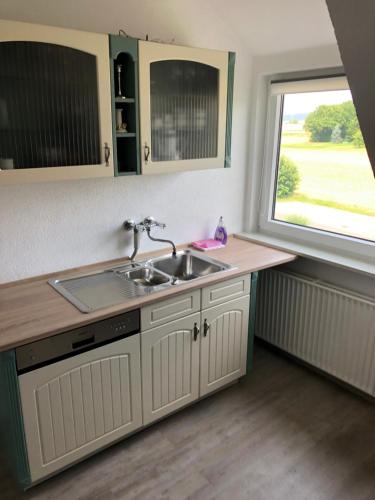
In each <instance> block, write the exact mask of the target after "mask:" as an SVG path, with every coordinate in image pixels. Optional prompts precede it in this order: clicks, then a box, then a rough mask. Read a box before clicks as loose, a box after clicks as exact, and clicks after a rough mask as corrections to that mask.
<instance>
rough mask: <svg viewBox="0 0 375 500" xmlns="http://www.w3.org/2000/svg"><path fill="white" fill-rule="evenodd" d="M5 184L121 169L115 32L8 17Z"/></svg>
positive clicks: (1, 86) (4, 35)
mask: <svg viewBox="0 0 375 500" xmlns="http://www.w3.org/2000/svg"><path fill="white" fill-rule="evenodd" d="M0 37H1V40H0V59H1V65H0V169H1V170H0V185H1V184H10V183H22V182H38V181H45V180H47V181H48V180H59V179H78V178H85V177H107V176H113V155H112V116H111V91H110V71H109V51H108V36H107V35H104V34H96V33H88V32H82V31H75V30H67V29H61V28H57V27H51V26H41V25H34V24H27V23H18V22H13V21H0Z"/></svg>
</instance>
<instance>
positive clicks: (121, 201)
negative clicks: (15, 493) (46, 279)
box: [0, 1, 251, 283]
mask: <svg viewBox="0 0 375 500" xmlns="http://www.w3.org/2000/svg"><path fill="white" fill-rule="evenodd" d="M14 3H17V2H14ZM18 3H19V2H18ZM42 3H43V2H42ZM71 3H72V2H71ZM146 3H147V2H146ZM148 3H150V2H148ZM35 4H36V5H35V8H34V10H33V11H31V10H30V11H26V16H27V17H26V18H22V17H20V16H17V17H18V20H32V21H34V22H37V21H38V22H44V23H47V22H48V23H50V24H54V25H62V26H67V27H74V28H79V29H87V30H92V31H102V32H114V33H116V32H117V30H118V29H119V28H121V27H124V28H125V29H127V30H128V31H129V32H130V33H131V34H132V35H134V36H140V35H144V34H145V33H146V32H147V31H149V30H151V29H152V30H153V31H152V32H151V35H153V36H156V37H159V38H160V37H163V38H164V39H170V38H175V40H176V42H178V43H183V44H187V45H192V46H202V47H208V48H218V49H225V50H232V51H235V52H236V53H237V61H236V71H235V93H234V111H233V136H232V158H233V161H232V165H233V166H232V168H230V169H218V170H212V171H198V172H187V173H179V174H168V175H157V176H148V177H142V176H138V177H135V176H134V177H126V178H116V179H97V180H82V181H69V182H68V181H67V182H56V183H45V184H34V185H18V186H14V187H0V263H1V264H0V283H1V282H7V281H12V280H17V279H22V278H26V277H30V276H35V275H39V274H43V273H48V272H53V271H57V270H62V269H67V268H71V267H76V266H80V265H83V264H89V263H92V262H98V261H103V260H109V259H113V258H117V257H122V256H125V255H128V254H129V252H131V247H132V242H131V240H130V234H125V233H124V231H123V230H122V227H121V225H122V222H123V221H124V219H126V218H129V217H131V218H134V219H136V220H138V219H141V218H143V217H145V216H146V215H153V216H154V217H156V218H157V219H158V220H160V221H163V222H165V223H166V224H167V228H166V229H165V230H164V231H162V230H156V231H158V234H160V236H161V237H163V236H164V237H168V238H171V239H173V240H174V241H175V242H176V243H183V242H187V241H191V240H194V239H199V238H203V237H207V236H212V234H213V231H214V229H215V227H216V224H217V221H218V218H219V216H220V215H223V216H224V220H225V222H226V225H227V228H228V230H229V231H230V232H234V231H239V230H241V229H242V216H243V203H244V179H245V170H246V164H247V160H246V155H247V143H248V140H247V138H248V121H249V116H250V99H249V97H250V92H249V87H250V80H251V57H250V55H249V53H248V51H247V49H246V47H245V46H244V45H243V44H242V42H241V40H240V39H238V37H237V35H236V33H234V32H230V31H228V30H227V29H225V25H224V23H221V22H220V20H216V19H215V18H214V16H215V13H214V12H213V11H212V10H208V7H206V6H204V5H203V3H202V9H201V13H202V16H201V17H199V18H198V20H197V16H196V11H194V9H192V8H190V7H189V4H188V3H185V2H184V6H183V11H182V12H177V11H176V9H175V8H174V6H175V5H176V3H173V2H171V1H169V2H162V3H160V4H159V8H158V9H157V10H155V9H154V10H153V11H152V10H149V11H147V9H145V8H144V9H143V10H144V11H143V10H142V9H141V10H139V9H136V8H135V7H134V6H133V8H131V9H130V8H128V9H127V7H129V5H128V6H127V7H126V6H125V5H124V3H120V2H118V8H119V9H121V8H122V9H123V15H122V17H121V16H120V17H119V16H118V15H117V16H116V14H115V13H113V15H111V17H110V18H109V17H108V16H107V15H103V16H102V17H101V16H98V15H97V14H98V13H97V12H95V11H94V10H93V9H90V8H89V5H87V12H81V13H80V12H77V11H76V10H75V15H74V16H72V15H70V14H71V12H72V10H69V8H66V9H65V10H64V12H61V11H60V12H59V11H55V13H54V11H53V9H52V7H50V9H49V11H48V12H47V11H46V10H45V9H44V10H43V9H42V7H41V2H35ZM39 4H40V9H39V10H38V8H37V5H39ZM44 5H45V3H44ZM62 5H64V4H62ZM72 5H73V4H72ZM150 5H151V3H150ZM153 5H154V6H155V2H154V3H153ZM77 8H78V9H79V8H80V5H79V4H77ZM9 12H10V13H9V15H7V16H6V17H12V16H11V11H9ZM18 12H21V11H20V10H18ZM46 12H47V14H48V17H46ZM0 15H1V11H0ZM14 17H15V16H14ZM119 19H121V20H120V21H119ZM209 19H211V21H212V22H208V20H209ZM156 231H155V233H156ZM159 231H160V233H159ZM156 248H159V245H158V244H156V243H153V242H151V241H148V240H147V239H146V236H144V237H143V238H142V242H141V250H143V251H144V250H148V249H156Z"/></svg>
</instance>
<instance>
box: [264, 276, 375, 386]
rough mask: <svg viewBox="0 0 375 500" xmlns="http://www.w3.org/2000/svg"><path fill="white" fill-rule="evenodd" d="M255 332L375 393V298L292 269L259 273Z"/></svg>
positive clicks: (350, 382)
mask: <svg viewBox="0 0 375 500" xmlns="http://www.w3.org/2000/svg"><path fill="white" fill-rule="evenodd" d="M256 335H257V336H258V337H260V338H261V339H263V340H265V341H267V342H269V343H270V344H273V345H274V346H277V347H279V348H280V349H282V350H284V351H286V352H288V353H290V354H293V355H294V356H297V357H298V358H300V359H302V360H303V361H306V362H307V363H309V364H311V365H313V366H315V367H317V368H320V369H321V370H323V371H325V372H327V373H329V374H330V375H333V376H334V377H337V378H338V379H340V380H343V381H344V382H346V383H348V384H350V385H352V386H354V387H356V388H358V389H360V390H362V391H364V392H366V393H368V394H370V395H372V396H375V299H373V298H370V297H366V296H362V295H357V294H354V293H352V292H350V291H348V290H343V289H339V288H335V287H333V286H331V285H328V284H326V283H323V282H321V281H318V280H314V279H310V278H307V277H304V276H301V275H296V274H293V273H287V272H281V271H276V270H267V271H264V272H262V273H260V276H259V288H258V299H257V319H256Z"/></svg>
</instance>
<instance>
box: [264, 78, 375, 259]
mask: <svg viewBox="0 0 375 500" xmlns="http://www.w3.org/2000/svg"><path fill="white" fill-rule="evenodd" d="M267 129H268V130H267V137H266V153H265V165H264V167H265V172H264V178H263V188H262V206H261V217H260V227H261V229H262V230H263V231H265V232H268V233H273V234H275V233H277V234H278V235H279V236H280V235H284V236H292V237H293V238H295V239H299V240H303V241H304V242H310V243H319V244H324V245H328V246H331V247H332V246H334V247H336V248H337V246H338V245H340V248H343V249H346V250H349V251H356V250H357V249H358V248H359V245H361V248H362V250H361V253H362V252H363V248H364V246H366V245H371V246H372V245H373V243H374V242H375V179H374V176H373V172H372V168H371V165H370V162H369V159H368V156H367V152H366V148H365V146H364V142H363V137H362V134H361V130H360V128H359V124H358V119H357V115H356V112H355V108H354V104H353V100H352V96H351V93H350V90H349V87H348V83H347V80H346V78H345V77H343V76H334V77H325V78H313V79H309V80H307V79H305V80H296V81H275V82H271V85H270V98H269V110H268V126H267ZM373 251H374V249H373V248H372V252H373ZM365 253H366V254H368V255H371V253H368V252H366V251H365Z"/></svg>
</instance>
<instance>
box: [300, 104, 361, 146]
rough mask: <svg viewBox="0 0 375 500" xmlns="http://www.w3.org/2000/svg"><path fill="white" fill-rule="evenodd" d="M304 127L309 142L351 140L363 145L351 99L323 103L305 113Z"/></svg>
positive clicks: (357, 144) (356, 144)
mask: <svg viewBox="0 0 375 500" xmlns="http://www.w3.org/2000/svg"><path fill="white" fill-rule="evenodd" d="M304 128H305V130H306V131H307V132H310V140H311V142H335V143H340V142H351V143H353V144H354V145H355V146H357V147H362V146H364V141H363V137H362V133H361V129H360V128H359V123H358V118H357V113H356V111H355V107H354V104H353V102H352V101H346V102H343V103H341V104H330V105H327V104H323V105H321V106H319V107H317V108H316V109H315V110H314V111H312V112H311V113H310V114H309V115H307V117H306V120H305V124H304Z"/></svg>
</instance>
